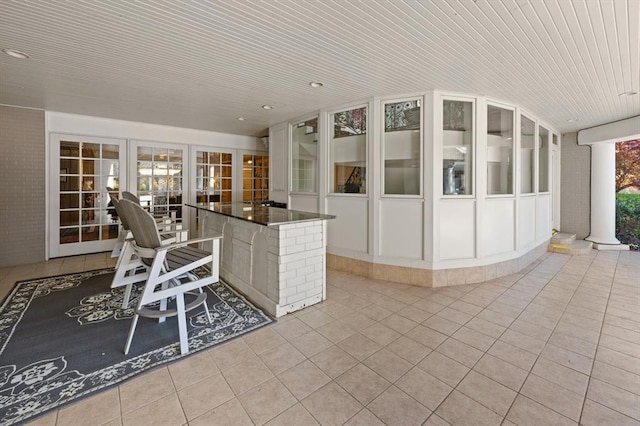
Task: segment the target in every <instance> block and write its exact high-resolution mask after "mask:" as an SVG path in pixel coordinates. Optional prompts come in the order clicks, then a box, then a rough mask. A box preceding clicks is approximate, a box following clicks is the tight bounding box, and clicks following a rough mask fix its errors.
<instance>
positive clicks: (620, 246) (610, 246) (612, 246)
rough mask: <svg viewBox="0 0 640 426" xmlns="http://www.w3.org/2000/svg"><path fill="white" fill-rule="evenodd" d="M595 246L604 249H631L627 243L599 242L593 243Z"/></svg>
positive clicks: (597, 248)
mask: <svg viewBox="0 0 640 426" xmlns="http://www.w3.org/2000/svg"><path fill="white" fill-rule="evenodd" d="M593 248H594V249H596V250H602V251H629V246H628V245H627V244H598V243H593Z"/></svg>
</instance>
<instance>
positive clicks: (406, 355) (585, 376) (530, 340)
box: [0, 251, 640, 426]
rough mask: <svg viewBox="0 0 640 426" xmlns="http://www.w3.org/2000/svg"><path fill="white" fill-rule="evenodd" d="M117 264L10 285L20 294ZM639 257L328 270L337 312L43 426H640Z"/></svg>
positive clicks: (80, 264) (103, 257) (302, 320)
mask: <svg viewBox="0 0 640 426" xmlns="http://www.w3.org/2000/svg"><path fill="white" fill-rule="evenodd" d="M109 265H113V260H112V259H110V258H109V257H108V256H107V254H99V255H91V256H81V257H73V258H65V259H58V260H52V261H50V262H46V263H39V264H34V265H27V266H20V267H16V268H6V269H2V270H0V295H3V296H4V295H5V294H7V293H8V291H9V289H10V288H11V286H12V285H13V282H14V281H16V280H18V279H25V278H31V277H38V276H46V275H52V274H60V273H66V272H74V271H80V270H89V269H96V268H100V267H105V266H109ZM639 277H640V253H637V252H596V251H594V252H593V253H592V254H590V255H586V256H575V257H570V256H566V255H561V254H547V255H545V256H544V257H543V258H541V259H539V260H538V261H537V262H536V263H535V264H533V265H531V266H530V267H529V268H528V269H527V270H526V271H524V272H523V273H520V274H516V275H511V276H508V277H503V278H500V279H495V280H492V281H489V282H486V283H482V284H476V285H465V286H456V287H449V288H441V289H428V288H421V287H412V286H409V285H401V284H393V283H389V282H382V281H376V280H371V279H365V278H361V277H357V276H353V275H348V274H345V273H339V272H334V271H329V274H328V280H327V281H328V291H327V293H328V300H327V301H325V302H323V303H322V304H319V305H316V306H312V307H309V308H307V309H304V310H303V311H300V312H297V313H295V314H292V315H288V316H286V317H284V318H281V319H280V320H278V322H277V323H276V324H275V325H272V326H268V327H266V328H263V329H261V330H259V331H257V332H255V333H253V334H250V335H248V336H246V337H243V338H241V339H236V340H234V341H232V342H229V343H227V344H224V345H222V346H219V347H216V348H213V349H211V350H208V351H206V352H201V353H198V354H194V355H192V356H191V357H189V358H187V359H184V360H182V361H180V362H177V363H174V364H171V365H169V366H167V367H163V368H160V369H157V370H154V371H152V372H150V373H147V374H145V375H144V376H141V377H139V378H135V379H133V380H130V381H128V382H126V383H124V384H122V385H120V386H118V387H117V388H113V389H110V390H107V391H104V392H101V393H99V394H97V395H95V396H92V397H89V398H87V399H84V400H82V401H80V402H78V403H75V404H72V405H69V406H67V407H64V408H62V409H60V410H58V411H55V412H51V413H50V414H48V415H45V416H43V417H41V418H39V419H37V420H36V421H35V422H33V424H37V425H82V424H87V425H89V424H90V425H98V424H106V425H146V424H152V425H154V426H159V425H185V424H189V425H213V424H221V425H252V424H259V425H261V424H268V425H315V424H327V425H340V424H347V425H379V424H389V425H394V424H401V425H412V424H415V425H420V424H424V425H446V424H454V425H458V424H460V425H465V424H468V425H484V424H487V425H492V424H495V425H499V424H502V425H513V424H517V425H564V424H567V425H570V424H578V423H580V424H584V425H597V424H603V425H604V424H606V425H640V278H639Z"/></svg>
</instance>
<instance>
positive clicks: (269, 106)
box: [262, 105, 273, 109]
mask: <svg viewBox="0 0 640 426" xmlns="http://www.w3.org/2000/svg"><path fill="white" fill-rule="evenodd" d="M262 109H273V105H262Z"/></svg>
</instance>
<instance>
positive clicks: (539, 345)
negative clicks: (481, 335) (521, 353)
mask: <svg viewBox="0 0 640 426" xmlns="http://www.w3.org/2000/svg"><path fill="white" fill-rule="evenodd" d="M500 340H501V341H503V342H507V343H509V344H510V345H513V346H516V347H518V348H520V349H524V350H525V351H527V352H531V353H532V354H535V355H538V354H539V353H540V352H542V349H544V346H545V344H546V341H544V340H540V339H536V338H535V337H530V336H527V335H526V334H522V333H520V332H518V331H515V330H512V329H511V328H509V329H508V330H507V331H505V332H504V333H503V334H502V336H500Z"/></svg>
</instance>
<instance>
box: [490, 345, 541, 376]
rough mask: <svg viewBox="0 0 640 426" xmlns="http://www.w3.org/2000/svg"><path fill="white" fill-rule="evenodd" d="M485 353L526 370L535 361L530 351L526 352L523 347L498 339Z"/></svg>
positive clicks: (529, 368)
mask: <svg viewBox="0 0 640 426" xmlns="http://www.w3.org/2000/svg"><path fill="white" fill-rule="evenodd" d="M487 353H488V354H489V355H493V356H495V357H496V358H500V359H501V360H503V361H507V362H509V363H511V364H513V365H515V366H516V367H519V368H522V369H523V370H526V371H529V370H531V367H533V364H534V363H535V361H536V356H535V355H534V354H532V353H531V352H527V351H525V350H524V349H520V348H518V347H516V346H513V345H510V344H508V343H505V342H502V341H500V340H498V341H496V343H494V345H493V346H491V348H490V349H489V350H488V351H487Z"/></svg>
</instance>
